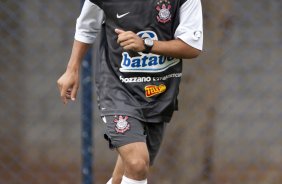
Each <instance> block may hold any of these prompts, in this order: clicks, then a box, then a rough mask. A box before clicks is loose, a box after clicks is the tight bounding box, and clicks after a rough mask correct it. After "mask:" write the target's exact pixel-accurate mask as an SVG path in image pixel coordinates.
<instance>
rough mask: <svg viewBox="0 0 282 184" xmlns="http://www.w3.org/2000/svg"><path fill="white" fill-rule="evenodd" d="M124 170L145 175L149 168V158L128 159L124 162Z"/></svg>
mask: <svg viewBox="0 0 282 184" xmlns="http://www.w3.org/2000/svg"><path fill="white" fill-rule="evenodd" d="M126 170H127V172H130V173H132V174H134V175H138V176H140V177H143V176H146V175H147V173H148V170H149V160H144V159H140V158H135V159H130V160H128V161H127V163H126Z"/></svg>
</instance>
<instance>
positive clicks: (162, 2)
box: [156, 0, 171, 23]
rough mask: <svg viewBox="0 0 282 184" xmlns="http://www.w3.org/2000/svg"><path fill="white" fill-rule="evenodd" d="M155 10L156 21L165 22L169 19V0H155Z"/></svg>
mask: <svg viewBox="0 0 282 184" xmlns="http://www.w3.org/2000/svg"><path fill="white" fill-rule="evenodd" d="M156 10H157V11H158V15H157V20H158V22H161V23H167V22H169V21H170V20H171V12H170V10H171V4H170V1H169V0H159V1H158V2H157V6H156Z"/></svg>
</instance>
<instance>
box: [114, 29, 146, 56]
mask: <svg viewBox="0 0 282 184" xmlns="http://www.w3.org/2000/svg"><path fill="white" fill-rule="evenodd" d="M115 32H116V33H117V34H118V39H117V43H118V44H119V45H120V46H121V47H122V48H123V49H124V50H126V51H128V50H132V51H135V52H142V51H144V50H145V46H144V41H143V39H142V38H140V37H139V36H137V35H136V34H135V33H133V32H132V31H123V30H120V29H115Z"/></svg>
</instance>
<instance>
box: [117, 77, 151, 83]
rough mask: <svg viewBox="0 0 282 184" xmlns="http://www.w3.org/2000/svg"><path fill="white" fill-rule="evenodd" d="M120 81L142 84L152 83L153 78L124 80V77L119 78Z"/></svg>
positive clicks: (128, 78)
mask: <svg viewBox="0 0 282 184" xmlns="http://www.w3.org/2000/svg"><path fill="white" fill-rule="evenodd" d="M119 80H121V82H123V83H135V82H138V83H141V82H151V80H152V78H151V77H127V78H124V77H122V76H119Z"/></svg>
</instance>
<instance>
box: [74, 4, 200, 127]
mask: <svg viewBox="0 0 282 184" xmlns="http://www.w3.org/2000/svg"><path fill="white" fill-rule="evenodd" d="M202 24H203V22H202V7H201V2H200V0H146V1H144V0H120V1H116V0H103V1H97V0H91V1H89V0H86V1H85V3H84V6H83V9H82V12H81V14H80V16H79V18H78V19H77V24H76V34H75V39H76V40H78V41H81V42H84V43H94V42H95V43H96V42H97V44H98V45H99V46H98V49H97V50H96V51H95V54H96V56H98V57H96V59H95V61H94V63H95V64H94V69H95V84H96V89H97V93H98V100H99V108H100V110H101V115H102V116H104V115H118V114H122V115H128V116H133V117H135V118H137V119H140V120H143V121H150V122H160V121H169V120H170V118H171V116H172V114H173V111H174V110H176V109H177V95H178V92H179V83H180V80H181V76H182V60H181V59H179V58H173V57H169V56H162V55H157V54H153V53H142V52H133V51H124V50H123V49H122V48H121V47H120V46H119V44H117V42H116V40H117V34H116V33H115V31H114V30H115V29H116V28H119V29H122V30H125V31H133V32H134V33H136V34H137V35H138V36H139V37H141V38H143V39H144V38H147V37H149V38H151V39H153V40H159V41H168V40H172V39H181V40H182V41H184V42H185V43H186V44H188V45H190V46H191V47H194V48H196V49H198V50H202V45H203V28H202V27H203V26H202ZM98 35H99V36H98ZM95 54H94V55H95Z"/></svg>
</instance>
